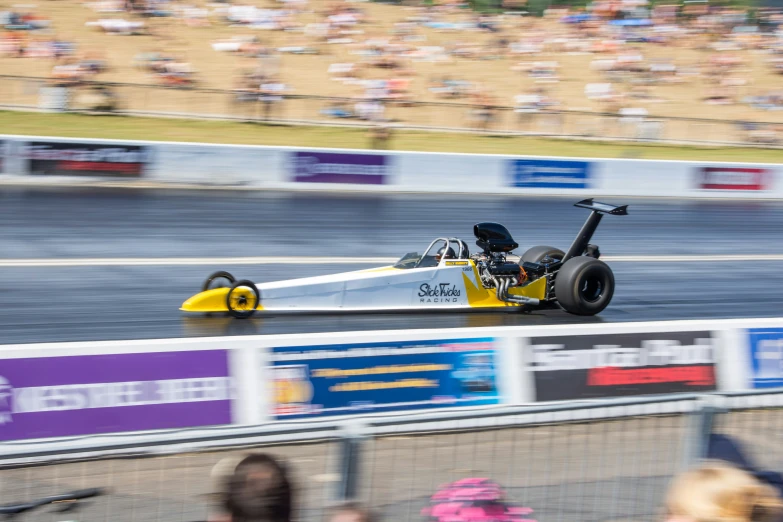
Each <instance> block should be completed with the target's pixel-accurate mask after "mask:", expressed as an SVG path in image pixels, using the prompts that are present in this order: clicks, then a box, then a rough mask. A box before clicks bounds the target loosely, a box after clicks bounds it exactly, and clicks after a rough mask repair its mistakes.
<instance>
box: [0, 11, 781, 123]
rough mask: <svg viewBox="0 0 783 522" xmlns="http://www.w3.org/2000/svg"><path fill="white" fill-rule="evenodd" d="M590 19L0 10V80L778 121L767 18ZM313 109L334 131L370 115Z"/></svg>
mask: <svg viewBox="0 0 783 522" xmlns="http://www.w3.org/2000/svg"><path fill="white" fill-rule="evenodd" d="M592 7H593V8H592V9H591V10H589V11H587V12H588V13H590V14H589V15H588V14H585V13H579V12H576V11H569V10H567V9H550V10H548V11H546V13H545V15H544V16H543V17H533V16H525V15H524V14H523V13H524V12H525V11H507V12H505V14H497V15H492V16H483V15H477V14H476V13H475V12H474V11H471V10H470V9H466V8H461V7H459V6H440V7H435V8H424V7H418V6H410V5H385V4H375V3H369V2H363V3H350V4H332V3H326V2H320V1H317V2H309V3H308V2H306V1H304V2H288V3H286V4H285V5H284V4H282V3H273V2H266V3H265V2H258V1H255V2H244V3H241V4H236V5H231V4H228V3H220V4H204V5H199V6H193V5H185V4H184V3H178V2H170V3H160V4H154V5H153V4H150V5H145V6H140V5H138V4H134V3H128V4H127V5H126V4H123V3H122V2H115V1H111V0H109V1H103V2H84V3H76V2H54V1H50V0H47V1H45V2H41V3H39V4H36V5H35V6H34V7H30V6H17V7H14V6H12V5H6V6H5V7H4V8H0V11H5V15H4V17H5V22H7V23H6V24H5V26H6V32H5V34H4V36H3V40H2V44H0V51H2V52H1V53H0V54H1V56H0V68H1V69H2V71H3V72H4V74H5V75H14V76H26V77H39V78H52V79H54V80H56V81H58V82H61V83H68V82H71V83H72V82H77V81H81V80H83V79H94V80H99V81H106V82H127V83H133V84H156V85H167V86H174V87H180V86H195V87H200V88H210V89H244V90H245V91H252V92H256V91H258V90H259V88H263V91H264V92H265V93H266V94H267V95H268V97H269V99H274V98H276V97H277V96H279V95H281V94H295V95H314V96H333V97H347V98H359V99H377V98H383V99H392V100H397V101H429V102H433V101H454V102H460V103H475V104H479V105H501V106H514V107H516V108H517V109H518V111H519V112H527V111H536V110H538V109H541V108H550V109H567V110H578V111H589V112H612V113H615V112H618V111H623V110H624V111H625V114H632V115H633V114H635V115H642V116H644V115H648V114H649V115H655V116H662V117H692V118H709V119H716V120H746V121H767V122H779V123H783V112H781V111H780V110H776V109H781V108H783V95H781V89H780V85H781V81H780V80H781V76H780V71H781V70H783V69H781V67H783V64H781V59H780V58H779V56H780V53H781V52H782V50H783V41H782V40H781V39H780V37H779V36H776V35H775V33H774V32H772V30H773V29H774V27H775V26H776V24H777V23H779V22H780V20H779V19H777V18H775V16H778V17H779V16H780V15H772V16H770V17H768V18H766V19H762V22H763V23H760V24H757V23H755V22H753V23H751V21H749V20H747V19H746V15H745V13H744V12H743V11H734V10H725V9H724V10H719V11H716V12H713V13H711V14H709V15H705V14H701V15H699V13H695V14H692V15H691V16H686V15H685V14H684V13H688V12H690V11H686V10H683V11H681V13H680V17H678V18H674V17H673V15H672V13H673V11H672V10H671V9H668V10H667V9H662V8H655V9H648V8H646V7H644V6H642V7H640V6H639V2H624V3H623V4H622V5H620V6H619V9H620V10H619V11H618V10H615V11H611V13H612V14H611V15H606V14H605V13H606V12H608V10H601V9H602V8H603V7H605V6H602V5H600V4H597V5H595V6H592ZM610 7H611V6H610ZM663 7H666V6H663ZM612 9H616V7H615V8H612ZM640 9H641V10H640ZM612 17H613V18H615V19H614V20H610V18H612ZM588 18H589V19H588ZM14 22H17V23H16V25H14ZM27 22H31V23H28V24H27V25H28V26H29V27H25V23H27ZM648 24H651V25H649V26H648ZM25 28H27V29H33V30H24V29H25ZM55 40H56V41H55ZM372 80H378V81H375V82H374V81H372ZM381 80H385V81H381ZM323 105H324V107H323V110H324V111H329V114H331V115H333V116H334V118H335V119H339V118H342V117H344V116H347V115H353V114H352V113H356V112H361V111H363V110H364V111H372V110H373V108H372V107H364V108H363V107H362V106H360V107H356V106H355V105H354V104H353V103H351V104H348V105H340V104H327V103H325V102H324V104H323Z"/></svg>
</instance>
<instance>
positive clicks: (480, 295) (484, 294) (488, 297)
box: [462, 273, 546, 308]
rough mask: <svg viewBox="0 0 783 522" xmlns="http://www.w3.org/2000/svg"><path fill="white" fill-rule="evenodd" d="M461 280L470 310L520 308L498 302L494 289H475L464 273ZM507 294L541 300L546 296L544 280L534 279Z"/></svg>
mask: <svg viewBox="0 0 783 522" xmlns="http://www.w3.org/2000/svg"><path fill="white" fill-rule="evenodd" d="M476 278H477V279H478V274H477V275H476ZM462 279H463V280H464V281H465V291H466V293H467V296H468V304H469V305H470V306H471V308H493V307H505V306H521V305H519V304H517V303H506V302H505V301H501V300H499V299H498V296H497V292H496V291H495V289H494V288H484V287H483V286H481V287H477V286H476V285H474V284H473V281H471V280H470V279H469V278H468V276H466V275H465V274H464V273H463V274H462ZM508 293H509V294H511V295H521V296H524V297H533V298H535V299H543V298H544V296H545V295H546V278H545V277H542V278H539V279H536V280H535V281H533V282H532V283H529V284H528V285H526V286H517V287H514V288H510V289H509V291H508Z"/></svg>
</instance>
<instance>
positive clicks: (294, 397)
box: [268, 338, 499, 419]
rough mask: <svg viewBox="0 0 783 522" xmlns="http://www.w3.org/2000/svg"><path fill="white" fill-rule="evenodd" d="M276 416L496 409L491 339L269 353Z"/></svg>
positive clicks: (293, 349) (411, 342)
mask: <svg viewBox="0 0 783 522" xmlns="http://www.w3.org/2000/svg"><path fill="white" fill-rule="evenodd" d="M270 356H271V358H272V366H271V367H270V368H268V372H269V375H271V377H270V381H271V383H272V386H273V390H272V398H273V399H272V401H271V402H272V415H273V416H275V417H276V418H278V419H281V418H292V417H306V416H325V415H347V414H355V413H365V412H384V411H397V410H411V409H421V408H436V407H453V406H475V405H479V404H497V403H498V400H499V394H498V389H497V381H496V360H495V340H494V339H491V338H488V339H456V340H447V341H406V342H389V343H373V344H346V345H328V346H306V347H295V348H275V349H274V350H273V351H272V353H271V354H270Z"/></svg>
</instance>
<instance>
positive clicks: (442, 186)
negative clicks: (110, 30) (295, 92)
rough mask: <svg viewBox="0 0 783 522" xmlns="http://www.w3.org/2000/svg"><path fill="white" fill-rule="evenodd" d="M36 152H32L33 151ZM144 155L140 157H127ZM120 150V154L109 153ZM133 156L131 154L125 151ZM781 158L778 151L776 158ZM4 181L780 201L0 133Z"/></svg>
mask: <svg viewBox="0 0 783 522" xmlns="http://www.w3.org/2000/svg"><path fill="white" fill-rule="evenodd" d="M36 147H37V149H38V151H37V152H31V151H34V149H35V148H36ZM142 150H143V156H144V159H143V160H142V161H131V160H129V159H128V158H129V155H128V154H124V153H127V152H128V151H131V152H134V153H135V152H138V151H142ZM118 151H119V153H117V152H118ZM131 156H132V154H131ZM781 161H783V153H781ZM0 173H2V174H3V176H0V178H5V179H6V180H10V181H19V179H17V178H18V177H22V181H24V180H25V179H26V180H28V181H33V180H38V181H42V180H49V181H54V182H57V181H68V180H71V181H73V179H80V180H115V181H116V180H117V179H118V178H121V179H134V180H139V179H141V180H148V181H156V182H162V183H172V184H199V185H206V186H209V185H225V186H247V187H253V188H256V189H258V188H260V189H263V188H268V189H285V190H357V191H369V192H448V193H459V192H464V193H471V194H476V193H480V194H512V195H513V194H548V195H574V196H575V197H588V196H599V195H600V196H638V197H687V198H759V199H765V198H766V199H769V198H783V164H756V163H715V162H708V161H704V162H688V161H654V160H633V159H592V158H546V157H537V156H502V155H489V154H445V153H428V152H403V151H368V150H347V149H299V148H292V147H264V146H240V145H215V144H201V143H166V142H143V141H116V140H84V139H68V138H52V137H25V136H0Z"/></svg>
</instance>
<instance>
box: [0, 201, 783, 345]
mask: <svg viewBox="0 0 783 522" xmlns="http://www.w3.org/2000/svg"><path fill="white" fill-rule="evenodd" d="M608 201H609V202H611V203H617V204H620V203H629V204H630V214H629V215H628V216H624V217H615V216H609V217H606V218H605V219H604V220H603V222H602V224H601V226H600V228H599V230H598V233H597V234H596V236H595V238H594V241H593V242H594V243H597V244H599V245H600V246H601V250H602V252H603V254H604V255H605V256H607V257H609V256H615V257H616V256H634V258H633V259H634V260H633V261H625V262H616V263H611V265H612V268H613V270H614V271H615V275H616V279H617V290H616V293H615V297H614V300H613V302H612V304H611V305H610V307H609V308H608V309H607V310H606V311H605V312H604V313H602V314H601V315H600V316H598V317H592V318H579V317H575V316H571V315H568V314H565V313H562V312H534V313H531V314H518V313H500V312H489V313H464V314H454V313H448V314H446V313H427V314H415V315H414V314H393V315H392V314H363V315H337V314H330V315H325V314H322V315H303V316H290V315H289V316H265V317H263V318H256V319H252V320H249V321H236V320H231V319H228V318H224V317H200V316H185V315H183V314H182V313H181V312H180V311H179V310H178V307H179V305H180V304H181V302H182V301H183V300H184V299H185V298H187V297H188V296H190V295H192V294H193V293H195V292H196V291H198V289H199V288H200V285H201V282H202V280H203V278H204V277H205V276H206V275H207V274H209V273H210V272H212V271H213V270H217V269H227V270H229V271H231V272H232V273H234V274H235V275H237V276H239V277H242V278H250V279H254V280H257V281H259V282H260V281H270V280H278V279H283V278H292V277H302V276H310V275H318V274H327V273H336V272H341V271H345V270H355V269H359V268H364V267H368V266H373V265H372V264H370V265H357V264H351V265H341V264H333V263H332V264H321V263H317V262H312V263H308V262H307V261H306V258H307V257H310V256H312V257H328V258H334V257H336V258H341V257H353V256H356V257H360V258H368V257H399V256H401V255H402V254H404V253H405V252H409V251H416V250H418V251H420V250H422V249H423V248H425V247H426V245H427V244H428V242H429V241H430V240H431V239H433V238H434V237H437V236H443V235H450V236H451V235H454V236H459V237H463V238H465V239H470V238H471V237H472V226H473V224H474V223H476V222H478V221H499V222H501V223H504V224H506V225H507V226H508V228H509V229H510V230H511V231H512V233H513V234H514V236H515V239H516V240H517V241H518V242H519V243H520V244H521V245H522V248H527V247H529V246H532V245H537V244H549V245H553V246H557V247H561V248H566V247H567V246H568V245H569V244H570V242H571V240H572V239H573V237H574V236H575V234H576V233H577V231H578V230H579V227H580V226H581V224H582V222H583V221H584V219H585V217H586V215H587V211H585V210H583V209H578V208H574V207H572V206H571V205H572V203H573V202H574V199H571V198H568V199H561V198H517V197H515V198H511V197H509V198H501V197H466V196H442V197H437V196H422V195H388V196H370V195H340V194H328V195H315V194H292V193H263V192H245V193H242V192H225V191H216V192H208V191H191V192H188V191H182V192H177V191H172V190H167V191H155V190H133V189H87V188H79V189H74V188H68V189H64V188H63V189H54V188H43V187H37V188H20V187H15V188H3V189H0V245H1V246H2V251H0V343H2V344H10V343H26V342H52V341H81V340H109V339H136V338H139V339H141V338H162V337H180V336H212V335H241V334H251V333H253V334H275V333H296V332H322V331H339V330H371V329H402V328H433V327H444V328H449V327H473V326H501V325H526V324H563V323H575V322H617V321H646V320H663V319H696V318H728V317H765V316H767V317H768V316H778V315H780V313H781V310H783V296H781V290H782V289H783V270H781V268H783V261H780V260H779V259H778V260H763V259H760V258H757V257H756V256H763V255H768V254H777V255H780V254H783V246H781V244H780V239H781V237H782V234H781V232H782V231H783V203H779V202H766V203H762V202H729V201H714V200H712V201H666V202H663V201H660V200H659V201H653V200H649V201H647V200H636V199H631V200H628V201H623V200H619V199H617V198H610V199H609V200H608ZM471 244H472V241H471ZM522 248H520V251H521V250H522ZM683 255H691V256H697V257H696V258H695V259H696V260H691V261H687V262H682V261H678V260H677V258H672V259H667V260H664V261H661V260H660V258H659V257H658V256H683ZM722 255H735V256H739V258H740V259H737V260H732V261H715V260H714V259H715V258H713V257H710V256H722ZM225 257H264V258H267V259H269V258H275V257H277V258H279V259H280V260H281V261H282V262H285V264H280V265H276V264H263V265H258V264H256V265H241V266H227V265H223V264H216V265H214V266H210V265H209V264H208V261H207V262H206V263H205V264H201V265H184V266H180V265H178V264H177V263H175V262H172V264H170V265H161V266H125V265H119V266H28V265H29V263H28V262H27V261H20V262H19V263H18V264H19V265H22V266H10V267H9V266H5V267H4V266H2V262H3V261H8V260H40V261H48V262H52V263H53V264H55V265H57V264H58V263H59V262H60V261H63V260H76V259H83V258H134V259H141V258H143V259H149V258H225ZM302 258H305V259H304V261H303V259H302ZM294 259H296V261H297V264H290V261H292V260H294ZM60 264H62V263H60Z"/></svg>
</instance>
